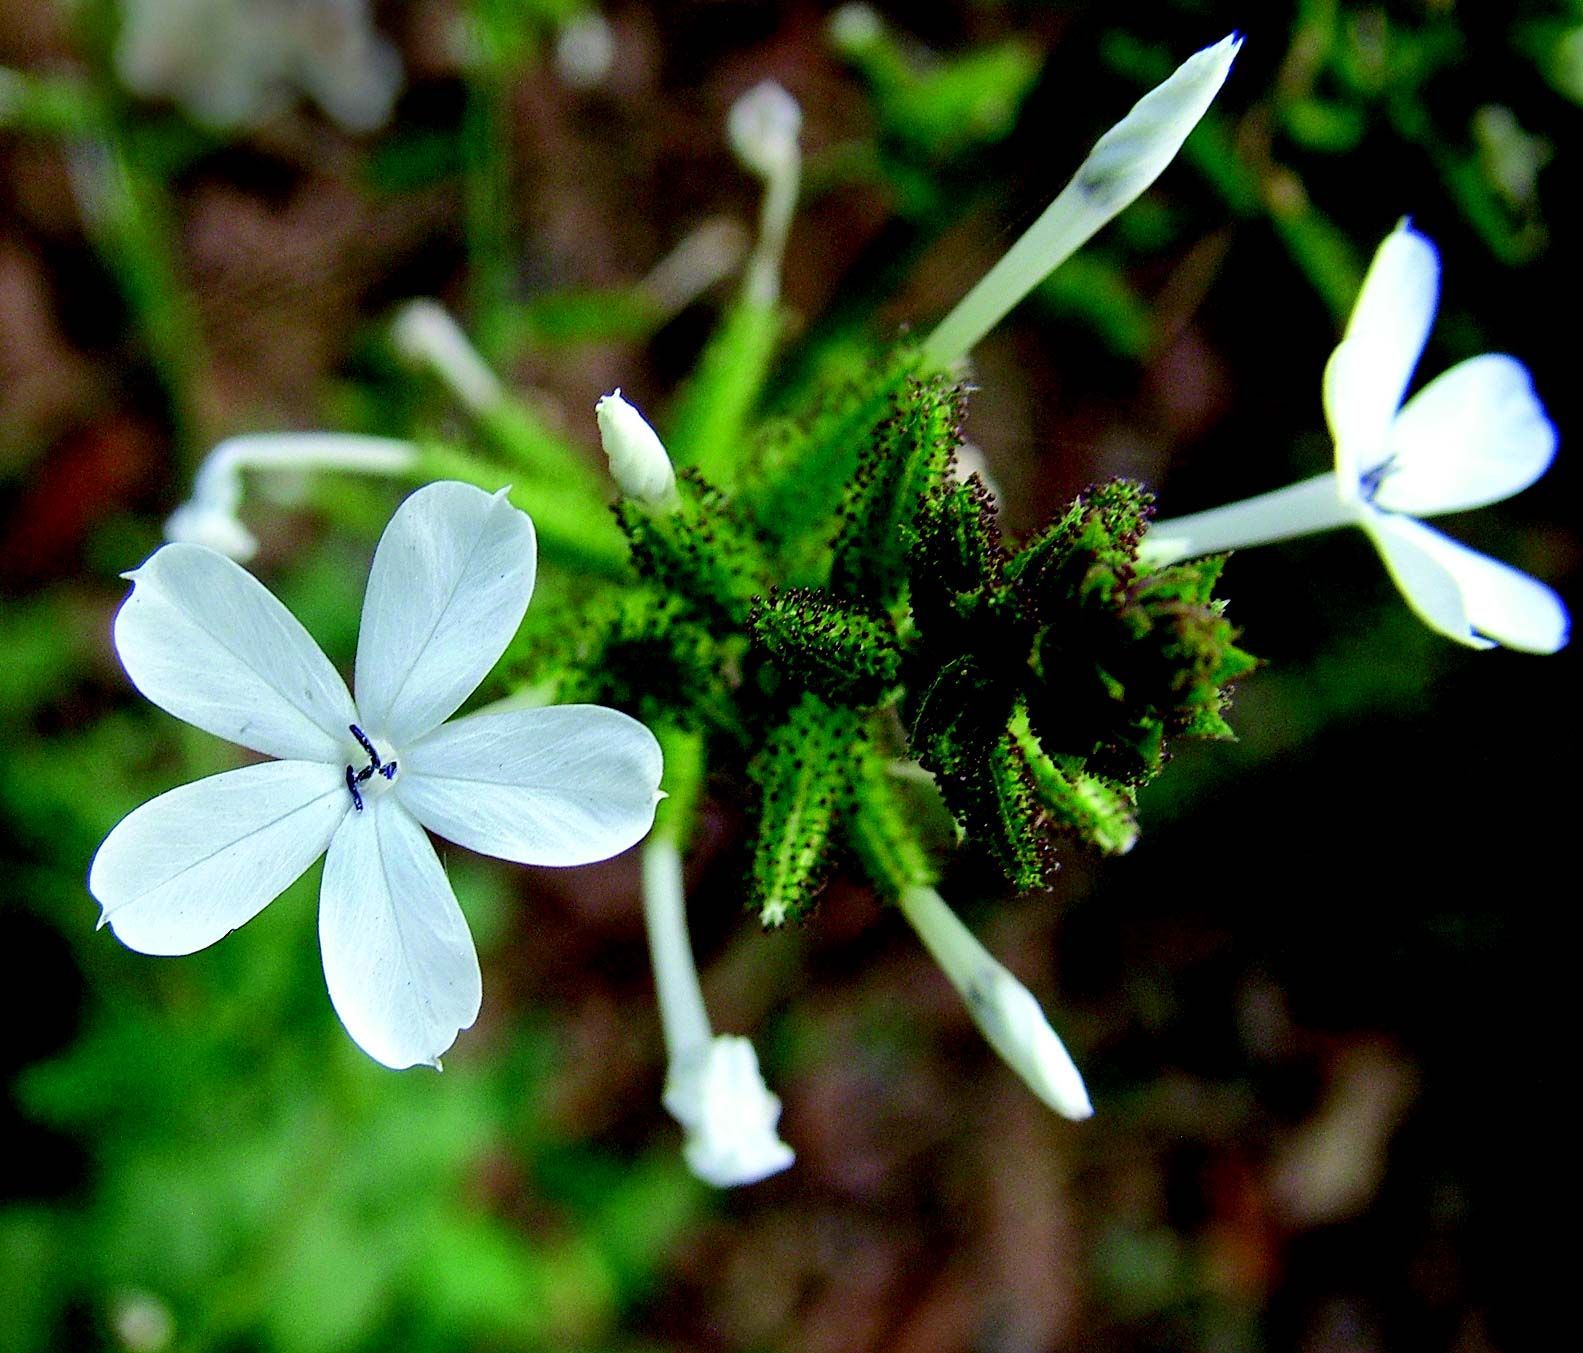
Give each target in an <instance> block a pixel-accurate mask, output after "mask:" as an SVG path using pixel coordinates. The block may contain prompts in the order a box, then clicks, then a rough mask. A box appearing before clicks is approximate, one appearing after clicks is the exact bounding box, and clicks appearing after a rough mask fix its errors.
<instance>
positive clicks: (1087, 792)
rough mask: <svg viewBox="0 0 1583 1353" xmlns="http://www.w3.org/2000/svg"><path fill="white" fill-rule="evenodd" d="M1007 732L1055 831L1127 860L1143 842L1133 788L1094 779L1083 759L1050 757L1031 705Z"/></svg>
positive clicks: (1021, 708) (1022, 706) (1019, 709)
mask: <svg viewBox="0 0 1583 1353" xmlns="http://www.w3.org/2000/svg"><path fill="white" fill-rule="evenodd" d="M1007 732H1008V734H1009V736H1010V738H1011V743H1012V745H1013V746H1014V747H1015V748H1016V750H1017V751H1018V753H1019V754H1020V755H1021V757H1022V761H1023V763H1024V765H1026V767H1027V771H1028V782H1029V786H1030V787H1031V788H1032V790H1033V792H1034V795H1035V796H1036V797H1037V798H1038V800H1039V802H1040V803H1042V804H1043V805H1044V807H1045V809H1046V810H1047V811H1048V813H1049V815H1050V825H1051V826H1052V827H1055V828H1057V829H1058V830H1063V831H1069V832H1072V833H1074V834H1076V835H1077V836H1080V837H1081V838H1082V839H1083V840H1085V841H1087V842H1088V843H1089V844H1091V845H1093V846H1096V847H1097V848H1098V849H1100V850H1102V851H1104V852H1105V853H1106V854H1108V855H1124V854H1126V852H1127V851H1129V850H1131V849H1132V847H1133V845H1134V844H1135V843H1136V842H1137V839H1138V821H1137V816H1136V809H1137V800H1136V798H1135V796H1134V794H1133V792H1132V791H1131V790H1130V789H1128V788H1127V787H1126V786H1124V785H1112V784H1110V783H1109V782H1107V781H1105V780H1102V779H1100V778H1099V777H1098V776H1096V775H1090V774H1089V773H1088V772H1087V771H1086V770H1085V769H1084V768H1083V762H1082V758H1080V757H1059V758H1057V757H1052V756H1050V755H1048V754H1047V753H1046V752H1045V750H1044V748H1043V747H1042V746H1041V745H1040V743H1039V740H1038V738H1037V737H1036V736H1035V735H1034V731H1033V728H1032V725H1031V724H1030V723H1029V721H1028V706H1027V704H1026V702H1024V701H1023V700H1021V699H1019V700H1018V701H1017V706H1016V709H1015V710H1014V711H1013V712H1012V716H1011V722H1010V724H1009V725H1008V727H1007Z"/></svg>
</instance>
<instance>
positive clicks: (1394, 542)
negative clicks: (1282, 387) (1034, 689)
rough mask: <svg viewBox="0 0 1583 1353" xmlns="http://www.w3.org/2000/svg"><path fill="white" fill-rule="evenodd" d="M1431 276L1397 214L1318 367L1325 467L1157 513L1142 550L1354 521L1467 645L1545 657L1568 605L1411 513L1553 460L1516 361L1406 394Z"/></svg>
mask: <svg viewBox="0 0 1583 1353" xmlns="http://www.w3.org/2000/svg"><path fill="white" fill-rule="evenodd" d="M1439 287H1440V260H1439V257H1438V255H1437V254H1436V253H1435V247H1434V245H1433V244H1431V243H1430V242H1429V241H1428V240H1427V239H1425V238H1424V236H1422V235H1420V234H1419V233H1418V232H1417V231H1415V230H1413V229H1412V227H1411V226H1410V225H1409V224H1408V223H1407V222H1406V221H1403V222H1402V223H1401V225H1399V226H1398V227H1397V228H1396V229H1395V230H1394V231H1393V232H1392V233H1391V234H1390V235H1388V236H1387V237H1386V239H1385V242H1384V243H1383V244H1382V245H1380V248H1379V252H1378V253H1376V254H1375V256H1374V262H1373V264H1372V265H1371V266H1370V268H1369V271H1368V276H1367V277H1365V278H1364V280H1363V290H1362V291H1361V292H1359V294H1358V299H1357V304H1356V305H1355V306H1354V307H1353V310H1352V318H1351V319H1350V320H1349V321H1348V323H1347V331H1346V333H1345V334H1344V335H1343V337H1342V340H1341V343H1340V344H1339V346H1337V348H1336V350H1335V352H1334V353H1333V354H1332V355H1331V358H1330V362H1329V365H1327V366H1326V368H1325V381H1324V399H1325V416H1326V418H1327V419H1328V421H1329V423H1330V433H1331V436H1332V437H1333V438H1334V439H1335V444H1336V468H1335V470H1334V472H1332V473H1329V474H1323V475H1319V476H1317V477H1315V478H1313V479H1307V480H1304V481H1303V482H1302V483H1300V484H1293V485H1292V486H1291V487H1290V488H1285V489H1278V490H1276V491H1275V492H1274V493H1266V494H1263V495H1261V496H1260V497H1257V498H1250V499H1248V500H1246V501H1245V502H1241V503H1233V504H1231V505H1230V506H1227V507H1222V508H1216V509H1214V510H1212V511H1209V512H1200V513H1197V514H1195V515H1193V516H1188V517H1177V518H1174V519H1172V520H1170V521H1161V522H1157V523H1155V525H1154V526H1153V527H1152V528H1151V529H1150V531H1149V534H1148V536H1147V537H1145V539H1144V542H1143V547H1142V551H1141V553H1142V556H1143V558H1144V559H1145V560H1147V561H1148V562H1150V563H1152V564H1156V565H1158V564H1165V563H1171V562H1174V561H1175V560H1178V559H1186V558H1189V557H1191V556H1193V555H1198V554H1210V553H1213V552H1215V551H1218V550H1226V549H1232V548H1234V547H1236V546H1240V545H1258V544H1263V543H1265V542H1267V541H1272V540H1282V539H1286V538H1287V537H1290V536H1299V535H1306V534H1308V533H1309V532H1312V531H1322V530H1326V529H1328V528H1330V527H1333V526H1346V525H1352V526H1360V527H1362V528H1363V530H1364V531H1366V532H1367V533H1368V535H1369V538H1370V539H1371V540H1372V541H1373V542H1374V544H1375V546H1376V548H1377V549H1378V550H1379V552H1380V554H1381V555H1383V556H1384V559H1385V564H1386V567H1387V568H1389V569H1390V572H1391V576H1392V577H1393V578H1394V579H1395V580H1396V585H1397V586H1398V587H1399V588H1400V589H1401V591H1402V595H1403V596H1404V597H1405V598H1406V599H1407V604H1408V605H1409V606H1411V607H1412V608H1413V610H1414V611H1416V612H1417V613H1418V615H1419V617H1420V618H1421V619H1422V620H1423V621H1424V623H1425V624H1427V625H1429V626H1430V627H1431V628H1433V629H1435V630H1438V631H1439V632H1440V633H1441V634H1444V635H1447V636H1448V637H1450V638H1452V639H1455V640H1457V641H1458V642H1459V643H1464V644H1467V645H1468V646H1469V647H1472V648H1493V647H1494V646H1495V645H1496V644H1497V643H1499V644H1505V645H1506V646H1507V647H1509V648H1519V649H1525V650H1527V651H1528V652H1532V653H1553V652H1555V651H1556V650H1557V649H1558V648H1560V647H1561V646H1562V645H1563V644H1565V643H1566V641H1567V631H1568V620H1567V613H1566V608H1565V607H1564V606H1563V605H1562V603H1561V600H1560V598H1559V597H1557V596H1556V594H1555V593H1554V592H1552V591H1551V590H1550V589H1549V588H1548V587H1546V586H1545V585H1544V584H1543V583H1541V582H1539V581H1537V580H1536V579H1533V578H1530V577H1529V576H1528V575H1527V574H1526V573H1521V572H1519V571H1518V570H1517V569H1514V568H1511V567H1509V566H1508V565H1506V564H1502V563H1500V562H1498V561H1497V560H1494V559H1491V558H1489V557H1488V556H1487V555H1483V554H1480V553H1478V552H1477V551H1476V550H1470V549H1469V548H1468V547H1467V546H1466V545H1462V544H1460V543H1459V542H1457V541H1455V540H1452V539H1451V538H1450V537H1449V536H1446V535H1443V534H1441V533H1440V532H1439V531H1436V530H1434V529H1433V528H1432V527H1429V526H1425V525H1424V524H1423V523H1422V522H1421V521H1418V520H1417V518H1418V517H1420V516H1425V517H1427V516H1434V515H1435V514H1437V513H1441V512H1460V511H1462V510H1464V509H1466V508H1472V507H1482V506H1483V505H1485V504H1486V503H1494V502H1499V501H1500V500H1501V499H1502V498H1509V497H1510V496H1511V495H1512V494H1514V493H1517V492H1519V491H1520V490H1522V489H1525V488H1527V487H1528V486H1529V485H1530V484H1532V483H1533V482H1534V481H1535V480H1536V479H1538V478H1539V476H1540V475H1542V474H1543V473H1544V472H1545V470H1546V469H1548V468H1549V466H1550V462H1551V460H1552V459H1553V458H1554V456H1555V449H1556V432H1555V428H1554V427H1553V426H1551V423H1550V420H1549V419H1548V418H1547V417H1546V416H1545V411H1544V408H1543V407H1542V406H1541V405H1540V403H1539V399H1538V397H1537V396H1536V395H1535V394H1534V389H1533V383H1532V382H1531V381H1530V380H1529V378H1528V372H1527V369H1526V368H1525V367H1524V366H1523V365H1522V363H1521V362H1518V361H1517V360H1516V359H1515V358H1512V357H1507V356H1503V355H1501V354H1499V353H1488V352H1487V353H1484V354H1483V355H1481V356H1478V357H1470V358H1469V359H1468V360H1467V361H1465V362H1459V363H1458V364H1457V365H1456V366H1454V367H1452V368H1451V369H1450V370H1449V371H1446V372H1444V373H1443V374H1441V375H1440V376H1437V377H1436V378H1435V379H1434V380H1432V381H1430V382H1429V384H1428V385H1426V386H1424V388H1423V389H1422V390H1420V391H1418V393H1417V394H1415V395H1414V396H1413V397H1412V398H1411V399H1409V400H1408V401H1407V402H1406V404H1403V403H1402V396H1403V395H1405V394H1406V392H1407V384H1408V381H1409V380H1410V379H1411V378H1412V374H1413V368H1414V367H1415V366H1417V365H1418V358H1419V355H1420V354H1421V353H1422V352H1423V349H1424V344H1425V342H1426V341H1427V340H1428V337H1429V327H1430V325H1431V323H1432V322H1433V320H1434V314H1435V302H1436V299H1437V297H1438V293H1439Z"/></svg>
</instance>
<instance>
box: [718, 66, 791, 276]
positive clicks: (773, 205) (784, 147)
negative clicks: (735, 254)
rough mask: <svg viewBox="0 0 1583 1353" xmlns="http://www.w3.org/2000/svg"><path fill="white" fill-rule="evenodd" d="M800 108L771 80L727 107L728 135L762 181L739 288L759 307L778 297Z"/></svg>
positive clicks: (754, 88) (789, 227) (789, 219)
mask: <svg viewBox="0 0 1583 1353" xmlns="http://www.w3.org/2000/svg"><path fill="white" fill-rule="evenodd" d="M801 131H802V109H801V108H800V107H798V105H797V100H796V99H794V98H792V96H791V95H790V94H788V93H787V92H786V91H785V90H784V89H782V88H781V87H780V86H779V85H778V84H776V83H775V82H774V81H773V80H765V81H763V82H762V83H760V84H756V85H754V86H753V88H752V89H750V90H748V92H747V93H746V94H744V95H742V97H741V98H739V99H738V100H737V101H736V102H735V103H734V104H732V105H731V112H730V113H729V114H728V115H727V117H726V135H727V137H728V138H729V140H730V142H731V149H732V150H733V151H735V152H736V157H737V159H739V160H740V161H741V162H742V163H743V165H744V166H746V167H747V168H748V169H750V170H752V171H753V173H755V174H757V175H758V176H759V177H760V178H761V179H763V180H764V200H763V203H762V204H761V206H760V208H759V236H758V242H757V244H756V245H755V246H754V249H753V253H752V255H751V256H750V257H749V259H748V266H747V272H746V275H745V276H744V278H743V292H744V295H745V296H746V297H747V299H748V300H750V301H752V302H754V303H755V304H758V305H774V304H775V301H776V299H777V298H778V297H779V295H780V274H781V260H782V259H783V258H784V257H785V254H786V236H787V235H788V233H789V232H790V231H791V220H792V213H793V212H794V211H795V210H796V208H797V189H798V185H799V183H800V182H801V180H802V148H801V146H800V145H799V143H798V140H797V138H798V134H799V133H800V132H801Z"/></svg>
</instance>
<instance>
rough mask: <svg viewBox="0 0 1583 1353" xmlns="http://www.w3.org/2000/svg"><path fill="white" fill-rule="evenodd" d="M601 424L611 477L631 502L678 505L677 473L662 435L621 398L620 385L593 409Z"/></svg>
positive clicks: (600, 432) (601, 399) (604, 396)
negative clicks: (632, 500)
mask: <svg viewBox="0 0 1583 1353" xmlns="http://www.w3.org/2000/svg"><path fill="white" fill-rule="evenodd" d="M594 416H595V418H597V419H598V420H599V440H600V442H601V443H602V444H603V446H604V448H605V455H606V456H607V457H609V459H610V473H611V475H612V477H613V478H614V479H615V481H616V483H617V485H619V486H620V489H621V492H622V493H624V494H626V495H627V497H629V498H636V499H637V500H638V501H639V502H640V503H646V504H648V505H649V506H650V507H666V506H668V505H670V504H672V503H674V502H675V501H676V471H675V470H674V469H672V468H671V458H670V456H669V455H667V454H666V451H665V444H664V443H663V442H662V441H660V436H659V433H657V432H655V431H654V429H653V428H652V427H650V426H649V423H648V420H647V419H646V418H644V416H643V415H642V414H641V413H639V412H638V411H637V409H635V408H634V407H633V406H632V405H631V404H629V403H628V402H627V401H626V400H624V399H623V398H622V397H621V387H620V386H619V385H618V386H617V387H616V388H615V389H614V390H613V391H611V393H610V394H608V395H601V396H600V398H599V400H598V402H597V403H596V404H595V405H594Z"/></svg>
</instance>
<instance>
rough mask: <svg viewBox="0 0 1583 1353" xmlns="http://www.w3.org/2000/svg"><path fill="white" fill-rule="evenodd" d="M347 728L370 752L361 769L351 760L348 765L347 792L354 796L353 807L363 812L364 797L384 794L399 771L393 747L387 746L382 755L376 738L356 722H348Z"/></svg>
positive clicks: (358, 743)
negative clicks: (375, 740)
mask: <svg viewBox="0 0 1583 1353" xmlns="http://www.w3.org/2000/svg"><path fill="white" fill-rule="evenodd" d="M347 728H348V729H349V730H350V732H351V734H352V736H353V737H354V738H356V739H357V745H358V746H359V747H361V748H362V749H363V751H365V752H366V753H368V764H367V765H366V766H364V767H363V768H362V769H361V770H359V769H358V768H357V766H356V765H355V764H353V763H351V762H348V763H347V767H346V792H347V793H348V794H350V795H351V796H352V807H353V808H355V809H356V810H357V811H358V812H359V813H361V812H362V811H363V799H364V797H365V796H367V797H371V798H376V797H378V796H379V795H380V794H383V793H384V792H385V791H386V790H387V789H389V788H390V786H391V785H393V784H394V783H395V782H396V776H397V774H399V772H398V770H397V768H396V756H395V751H394V749H393V748H391V747H389V746H387V747H386V748H385V753H384V755H383V756H381V755H380V752H379V748H378V747H377V746H376V745H375V743H374V740H373V739H372V738H371V737H369V736H368V734H367V733H365V732H363V730H362V729H361V728H359V727H358V726H357V725H356V724H355V723H354V724H348V725H347Z"/></svg>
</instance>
